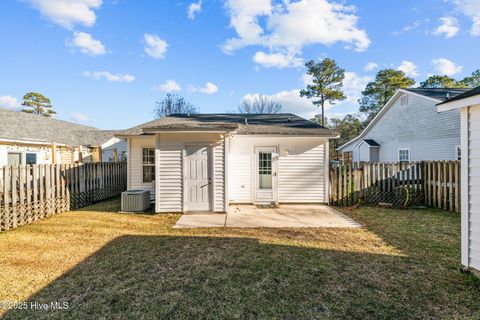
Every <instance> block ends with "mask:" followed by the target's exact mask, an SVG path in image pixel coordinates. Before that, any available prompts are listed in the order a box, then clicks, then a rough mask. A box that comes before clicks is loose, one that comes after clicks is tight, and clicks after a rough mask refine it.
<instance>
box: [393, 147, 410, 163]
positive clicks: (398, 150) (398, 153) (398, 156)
mask: <svg viewBox="0 0 480 320" xmlns="http://www.w3.org/2000/svg"><path fill="white" fill-rule="evenodd" d="M405 150H407V151H408V160H403V162H410V160H411V159H412V155H411V154H410V148H398V149H397V159H398V162H400V151H405Z"/></svg>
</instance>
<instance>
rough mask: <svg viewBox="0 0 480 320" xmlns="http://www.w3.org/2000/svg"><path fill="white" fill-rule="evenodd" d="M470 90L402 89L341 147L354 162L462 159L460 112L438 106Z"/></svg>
mask: <svg viewBox="0 0 480 320" xmlns="http://www.w3.org/2000/svg"><path fill="white" fill-rule="evenodd" d="M466 90H467V89H443V88H434V89H432V88H430V89H422V88H417V89H400V90H398V91H397V92H396V93H395V94H394V96H393V97H392V98H391V99H390V100H389V101H388V102H387V104H386V105H385V106H384V107H383V108H382V109H381V110H380V112H379V113H378V114H377V115H376V116H375V118H374V119H373V120H372V121H371V122H370V124H369V125H368V126H367V127H366V128H365V130H363V132H362V133H361V134H360V135H359V136H357V137H356V138H354V139H352V140H351V141H349V142H347V143H346V144H344V145H342V146H341V147H339V148H338V150H339V151H340V152H342V155H343V158H344V159H351V160H352V161H353V162H356V163H360V162H399V161H421V160H458V159H460V157H461V154H460V113H459V111H458V110H453V111H451V112H444V113H438V112H437V107H436V104H438V103H440V102H442V101H445V100H447V99H448V98H453V97H455V96H457V95H458V94H461V93H463V92H465V91H466Z"/></svg>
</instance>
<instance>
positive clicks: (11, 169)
mask: <svg viewBox="0 0 480 320" xmlns="http://www.w3.org/2000/svg"><path fill="white" fill-rule="evenodd" d="M126 174H127V172H126V165H125V163H123V162H116V163H95V164H80V165H78V164H75V165H64V164H53V165H50V164H39V165H37V164H34V165H31V166H30V165H28V166H4V167H0V231H3V230H9V229H11V228H15V227H17V226H20V225H23V224H27V223H31V222H33V221H36V220H39V219H42V218H45V217H48V216H51V215H54V214H57V213H61V212H65V211H68V210H70V209H73V208H80V207H83V206H86V205H89V204H92V203H94V202H97V201H100V200H104V199H107V198H110V197H114V196H117V195H119V194H120V193H121V192H122V191H124V190H125V189H126ZM338 176H340V175H338Z"/></svg>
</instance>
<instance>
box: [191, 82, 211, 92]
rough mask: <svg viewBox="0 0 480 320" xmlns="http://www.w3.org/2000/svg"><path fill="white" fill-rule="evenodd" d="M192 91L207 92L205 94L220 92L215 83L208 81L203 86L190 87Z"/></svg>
mask: <svg viewBox="0 0 480 320" xmlns="http://www.w3.org/2000/svg"><path fill="white" fill-rule="evenodd" d="M190 91H192V92H201V93H205V94H214V93H216V92H218V87H217V85H215V84H214V83H211V82H207V83H205V86H204V87H201V88H196V87H190Z"/></svg>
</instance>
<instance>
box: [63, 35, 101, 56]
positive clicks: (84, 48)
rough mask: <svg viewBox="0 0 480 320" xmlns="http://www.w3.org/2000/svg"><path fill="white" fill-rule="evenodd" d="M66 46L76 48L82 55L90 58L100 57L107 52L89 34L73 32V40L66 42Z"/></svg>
mask: <svg viewBox="0 0 480 320" xmlns="http://www.w3.org/2000/svg"><path fill="white" fill-rule="evenodd" d="M67 45H68V46H70V47H77V48H79V49H80V51H81V52H82V53H84V54H88V55H90V56H101V55H104V54H105V53H106V52H107V50H106V49H105V46H104V45H103V44H102V43H101V42H100V41H99V40H95V39H93V38H92V36H91V35H90V34H88V33H85V32H74V33H73V39H71V40H69V41H67Z"/></svg>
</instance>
